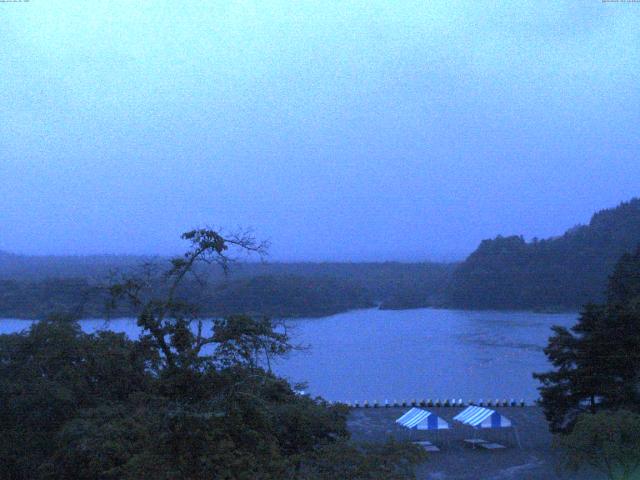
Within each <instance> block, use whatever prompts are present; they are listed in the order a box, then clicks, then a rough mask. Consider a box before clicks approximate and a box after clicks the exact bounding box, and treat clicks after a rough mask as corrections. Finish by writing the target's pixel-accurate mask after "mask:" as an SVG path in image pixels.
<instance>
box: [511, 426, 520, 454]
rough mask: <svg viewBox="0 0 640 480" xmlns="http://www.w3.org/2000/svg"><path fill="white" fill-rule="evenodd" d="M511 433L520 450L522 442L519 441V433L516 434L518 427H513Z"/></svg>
mask: <svg viewBox="0 0 640 480" xmlns="http://www.w3.org/2000/svg"><path fill="white" fill-rule="evenodd" d="M513 434H514V436H515V437H516V442H518V448H519V449H520V450H522V444H521V443H520V435H518V429H517V428H516V427H513Z"/></svg>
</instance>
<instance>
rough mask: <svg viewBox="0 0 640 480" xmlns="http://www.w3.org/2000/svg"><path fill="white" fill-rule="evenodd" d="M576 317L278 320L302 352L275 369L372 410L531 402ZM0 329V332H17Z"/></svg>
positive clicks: (485, 314)
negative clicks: (429, 403)
mask: <svg viewBox="0 0 640 480" xmlns="http://www.w3.org/2000/svg"><path fill="white" fill-rule="evenodd" d="M576 319H577V314H575V313H572V314H542V313H531V312H494V311H482V312H479V311H462V310H439V309H415V310H378V309H367V310H356V311H351V312H346V313H341V314H338V315H333V316H330V317H324V318H313V319H296V320H288V321H287V325H288V327H289V329H290V331H289V333H290V334H291V336H292V340H293V342H294V343H296V344H300V345H304V346H307V348H306V349H305V350H302V351H296V352H293V353H292V354H290V355H289V357H288V358H286V359H284V360H281V361H279V362H278V363H277V364H276V366H275V370H276V371H277V372H278V373H279V374H280V375H283V376H285V377H287V378H288V379H290V380H291V381H292V382H302V381H306V382H308V390H307V391H308V392H309V393H310V394H312V395H321V396H323V397H324V398H326V399H328V400H338V401H343V402H355V401H358V402H363V401H365V400H368V401H369V402H372V401H374V400H377V401H379V402H384V401H385V400H388V401H390V402H393V401H394V400H399V401H402V400H412V399H418V400H420V399H433V400H435V399H445V398H450V399H451V398H456V399H458V398H462V399H463V400H465V401H468V400H471V399H475V400H479V399H485V400H487V399H497V398H499V399H503V398H506V399H511V398H513V399H516V400H520V399H524V400H526V401H528V402H530V401H533V400H535V399H536V398H538V392H537V390H536V387H537V385H538V384H537V382H536V381H535V380H534V379H533V378H532V377H531V373H532V372H534V371H545V370H547V369H548V368H549V364H548V362H547V360H546V357H545V356H544V353H543V352H542V349H543V348H544V346H545V345H546V342H547V338H548V337H549V335H550V333H551V330H550V328H551V326H552V325H564V326H570V325H572V324H574V323H575V321H576ZM30 323H31V322H30V321H26V320H13V319H2V320H0V333H12V332H16V331H19V330H22V329H24V328H27V327H28V326H29V324H30ZM81 323H82V327H83V329H84V330H85V331H87V332H93V331H96V330H98V329H101V328H110V329H111V330H114V331H118V332H125V333H127V334H128V335H129V336H136V335H137V334H138V328H137V326H136V324H135V320H133V319H127V318H121V319H114V320H111V321H109V323H105V321H104V320H83V321H82V322H81Z"/></svg>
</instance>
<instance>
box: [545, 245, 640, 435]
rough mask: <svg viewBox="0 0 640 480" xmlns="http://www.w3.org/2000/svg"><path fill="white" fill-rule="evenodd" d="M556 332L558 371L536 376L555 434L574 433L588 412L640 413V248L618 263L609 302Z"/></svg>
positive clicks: (552, 343)
mask: <svg viewBox="0 0 640 480" xmlns="http://www.w3.org/2000/svg"><path fill="white" fill-rule="evenodd" d="M553 333H554V334H553V336H552V337H551V338H550V339H549V344H548V346H547V348H546V349H545V354H546V355H547V357H548V358H549V360H550V361H551V363H552V364H553V367H554V370H552V371H550V372H547V373H538V374H535V375H534V376H535V377H536V378H537V379H539V380H540V382H541V384H542V385H541V387H540V394H541V397H542V405H543V408H544V412H545V415H546V417H547V419H548V420H549V423H550V427H551V430H552V431H554V432H567V431H570V430H571V429H572V427H573V425H574V424H575V422H576V420H577V418H578V417H579V416H580V414H582V413H591V414H594V413H597V412H600V411H608V410H621V409H627V410H630V411H636V412H637V411H640V248H638V249H637V250H636V251H635V253H633V254H625V255H623V256H622V257H621V258H620V260H619V261H618V263H617V264H616V266H615V268H614V270H613V273H612V274H611V276H610V279H609V284H608V288H607V291H606V301H605V302H604V303H601V304H593V303H592V304H588V305H586V306H585V307H584V308H583V310H582V312H581V314H580V318H579V320H578V323H577V324H576V325H574V326H573V327H571V328H570V329H567V328H563V327H557V326H556V327H554V328H553Z"/></svg>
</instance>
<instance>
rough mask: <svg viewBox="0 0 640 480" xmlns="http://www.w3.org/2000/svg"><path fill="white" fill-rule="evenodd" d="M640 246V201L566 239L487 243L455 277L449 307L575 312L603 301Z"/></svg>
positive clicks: (594, 220) (501, 239) (600, 216)
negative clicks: (620, 265)
mask: <svg viewBox="0 0 640 480" xmlns="http://www.w3.org/2000/svg"><path fill="white" fill-rule="evenodd" d="M639 241H640V199H637V198H636V199H633V200H631V201H629V202H626V203H622V204H620V205H619V206H618V207H616V208H613V209H609V210H603V211H600V212H598V213H596V214H595V215H593V217H592V218H591V221H590V222H589V225H586V226H578V227H574V228H572V229H570V230H568V231H567V232H566V233H565V234H564V235H562V236H561V237H556V238H550V239H547V240H537V239H534V240H533V241H532V242H526V241H525V240H524V239H523V238H522V237H518V236H511V237H501V236H499V237H497V238H496V239H494V240H485V241H483V242H482V243H481V244H480V246H479V247H478V249H477V250H476V251H475V252H473V253H472V254H471V255H470V256H469V257H468V258H467V259H466V261H465V262H463V263H462V264H461V265H460V266H459V267H458V268H457V270H456V271H455V272H454V274H453V277H452V283H451V288H450V292H449V294H450V296H449V300H448V303H449V304H450V305H451V306H455V307H459V308H476V309H494V308H495V309H554V308H557V309H572V308H578V307H580V306H582V305H584V304H585V303H587V302H589V301H594V300H596V301H597V300H601V299H602V292H603V291H604V289H605V286H606V282H607V276H608V275H609V273H610V272H611V270H612V269H613V266H614V265H615V263H616V261H617V259H618V258H619V257H620V256H621V255H622V254H624V253H625V252H629V251H632V250H633V249H634V248H635V247H636V245H637V244H638V242H639Z"/></svg>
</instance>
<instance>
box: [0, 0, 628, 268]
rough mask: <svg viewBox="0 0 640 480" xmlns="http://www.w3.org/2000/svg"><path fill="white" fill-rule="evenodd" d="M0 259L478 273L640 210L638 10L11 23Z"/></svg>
mask: <svg viewBox="0 0 640 480" xmlns="http://www.w3.org/2000/svg"><path fill="white" fill-rule="evenodd" d="M0 39H2V43H1V44H2V48H0V100H1V104H0V250H6V251H10V252H14V253H23V254H95V253H113V254H120V253H130V254H174V253H177V252H180V251H182V250H183V249H184V247H185V245H183V243H182V241H181V240H180V238H179V236H180V233H182V232H184V231H186V230H189V229H191V228H194V227H205V226H210V227H214V228H220V229H222V230H224V231H234V230H236V229H238V228H243V229H246V228H251V229H253V232H254V234H255V235H256V236H257V237H258V238H260V239H262V240H267V241H269V242H270V244H271V247H270V256H269V258H270V259H271V260H277V261H289V260H310V261H372V260H378V261H387V260H399V261H422V260H453V259H461V258H464V256H465V255H467V254H469V253H470V252H471V251H473V249H474V248H475V247H476V246H477V245H478V243H479V242H480V241H481V240H482V239H485V238H492V237H495V236H496V235H498V234H502V235H510V234H518V235H520V234H521V235H524V236H525V238H532V237H534V236H536V237H540V238H545V237H549V236H554V235H559V234H562V233H563V232H564V231H565V230H566V229H567V228H570V227H572V226H574V225H575V224H578V223H586V222H588V221H589V218H590V216H591V214H592V213H593V212H594V211H597V210H600V209H602V208H608V207H613V206H615V205H617V204H618V203H619V202H621V201H623V200H628V199H630V198H632V197H634V196H638V195H640V128H638V127H639V125H640V3H603V2H601V1H600V0H584V1H561V0H552V1H547V0H534V1H528V0H521V1H518V2H493V1H490V2H489V1H487V2H484V1H473V2H469V1H455V0H448V1H431V2H403V1H394V2H388V1H373V0H369V1H362V2H360V1H339V2H330V1H319V2H306V1H300V2H275V1H260V2H258V1H256V2H249V1H230V0H227V1H224V2H222V1H220V2H202V1H201V2H189V1H173V2H170V1H166V2H158V1H136V2H130V1H118V0H110V1H108V2H104V1H99V2H98V1H95V2H92V1H83V2H77V1H70V2H66V1H57V0H46V1H45V0H30V1H28V2H22V3H20V2H18V3H0Z"/></svg>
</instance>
